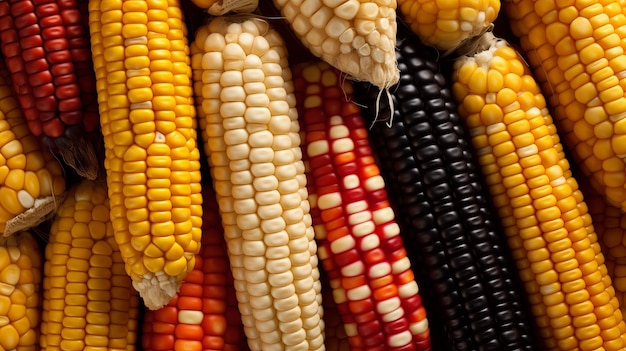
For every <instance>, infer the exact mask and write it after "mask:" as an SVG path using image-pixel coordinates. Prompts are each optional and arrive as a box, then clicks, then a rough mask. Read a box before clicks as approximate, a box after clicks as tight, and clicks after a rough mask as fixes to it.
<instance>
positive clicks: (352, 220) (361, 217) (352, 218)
mask: <svg viewBox="0 0 626 351" xmlns="http://www.w3.org/2000/svg"><path fill="white" fill-rule="evenodd" d="M371 219H372V213H371V212H370V211H361V212H358V213H353V214H351V215H349V216H348V223H349V224H350V225H357V224H361V223H364V222H366V221H369V220H371Z"/></svg>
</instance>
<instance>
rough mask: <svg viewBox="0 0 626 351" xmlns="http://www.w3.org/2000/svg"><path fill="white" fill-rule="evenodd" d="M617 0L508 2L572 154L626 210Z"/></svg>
mask: <svg viewBox="0 0 626 351" xmlns="http://www.w3.org/2000/svg"><path fill="white" fill-rule="evenodd" d="M621 3H622V2H621V1H618V0H600V1H576V2H567V1H565V2H554V1H540V2H536V1H532V0H528V1H527V0H508V1H505V2H503V8H504V10H505V12H506V14H507V16H508V18H509V21H510V23H511V29H512V31H513V33H514V34H515V35H517V36H519V37H520V44H521V46H522V48H523V49H524V51H525V54H526V56H527V58H528V61H529V63H530V65H531V67H533V69H534V72H535V75H536V77H537V80H538V81H539V82H540V83H541V84H542V86H541V87H542V91H543V93H544V94H545V96H546V98H547V99H548V101H549V103H550V107H551V110H552V111H553V114H554V117H555V120H556V122H557V124H558V126H559V133H560V134H561V135H562V136H563V139H564V143H565V145H566V146H567V147H568V148H569V150H570V151H571V154H572V156H573V159H574V160H575V161H576V163H577V164H580V165H581V169H582V171H583V172H584V174H585V175H586V176H587V177H590V178H591V181H592V183H593V185H594V187H596V189H598V191H600V193H601V194H603V195H604V196H605V197H607V198H608V200H609V201H610V202H611V203H612V204H613V205H615V206H618V207H621V209H622V210H623V211H626V80H624V77H626V54H625V52H624V51H625V49H626V45H625V44H624V43H625V42H626V15H624V13H623V6H624V5H622V4H621Z"/></svg>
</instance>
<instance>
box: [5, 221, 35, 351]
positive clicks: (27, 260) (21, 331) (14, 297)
mask: <svg viewBox="0 0 626 351" xmlns="http://www.w3.org/2000/svg"><path fill="white" fill-rule="evenodd" d="M41 262H42V257H41V252H40V250H39V245H38V244H37V240H35V238H34V237H33V236H32V235H31V234H30V233H27V232H20V233H17V234H15V235H13V236H11V237H9V238H0V350H2V351H5V350H6V351H8V350H16V351H31V350H32V351H34V350H38V347H37V346H38V344H39V322H40V317H41Z"/></svg>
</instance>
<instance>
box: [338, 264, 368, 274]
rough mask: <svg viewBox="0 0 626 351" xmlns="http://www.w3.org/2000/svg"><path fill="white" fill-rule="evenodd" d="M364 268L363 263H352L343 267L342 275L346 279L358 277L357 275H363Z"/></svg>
mask: <svg viewBox="0 0 626 351" xmlns="http://www.w3.org/2000/svg"><path fill="white" fill-rule="evenodd" d="M364 268H365V267H364V266H363V262H361V261H356V262H352V263H350V264H348V265H345V266H343V267H341V274H343V275H344V276H346V277H356V276H357V275H361V274H363V270H364Z"/></svg>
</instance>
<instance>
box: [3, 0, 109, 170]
mask: <svg viewBox="0 0 626 351" xmlns="http://www.w3.org/2000/svg"><path fill="white" fill-rule="evenodd" d="M87 19H88V12H87V0H6V1H2V2H0V43H1V45H0V47H1V48H2V53H3V54H4V60H5V62H6V65H7V67H8V69H9V71H10V72H11V75H12V80H13V86H14V87H15V91H16V92H17V98H18V100H19V102H20V106H21V107H22V110H23V111H24V115H25V116H26V119H27V120H28V128H29V130H30V132H31V133H32V134H33V135H35V136H37V137H40V139H41V140H42V141H43V143H44V145H46V146H47V147H49V148H50V149H51V150H52V151H53V152H55V153H58V154H59V155H61V156H62V158H63V160H64V161H65V162H66V163H67V164H68V165H69V166H71V167H73V168H74V169H75V170H76V171H77V172H78V174H79V175H81V176H83V177H86V178H88V179H95V178H96V177H97V176H98V173H99V168H100V155H99V153H100V152H101V143H102V141H101V139H100V131H99V129H98V127H99V116H98V105H97V99H96V80H95V77H94V74H93V64H92V62H91V50H90V44H89V29H88V23H87Z"/></svg>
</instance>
